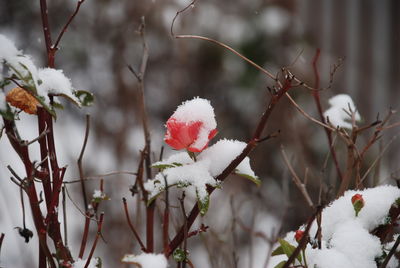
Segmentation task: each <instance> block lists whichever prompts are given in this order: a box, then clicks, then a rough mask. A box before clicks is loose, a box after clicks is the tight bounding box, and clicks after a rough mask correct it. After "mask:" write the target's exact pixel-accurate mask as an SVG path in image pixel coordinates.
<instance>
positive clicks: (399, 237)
mask: <svg viewBox="0 0 400 268" xmlns="http://www.w3.org/2000/svg"><path fill="white" fill-rule="evenodd" d="M399 244H400V235H399V236H397V239H396V242H395V243H394V245H393V247H392V248H391V249H390V251H389V254H388V255H387V256H386V258H385V260H384V261H383V263H382V264H381V265H380V266H379V268H386V266H387V265H388V263H389V261H390V259H391V258H392V257H393V255H394V254H395V253H396V250H397V248H398V247H399Z"/></svg>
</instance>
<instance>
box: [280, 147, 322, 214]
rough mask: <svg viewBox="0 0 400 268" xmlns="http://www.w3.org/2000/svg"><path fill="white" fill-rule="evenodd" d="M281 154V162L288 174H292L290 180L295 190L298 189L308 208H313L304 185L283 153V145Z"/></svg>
mask: <svg viewBox="0 0 400 268" xmlns="http://www.w3.org/2000/svg"><path fill="white" fill-rule="evenodd" d="M281 154H282V158H283V161H284V162H285V164H286V166H287V168H288V169H289V171H290V174H292V178H293V181H294V183H295V184H296V186H297V188H299V190H300V192H301V194H302V195H303V197H304V199H305V200H306V202H307V204H308V206H309V207H310V208H314V203H313V201H312V200H311V197H310V195H309V194H308V191H307V188H306V186H305V185H304V183H302V182H301V180H300V178H299V176H297V174H296V172H295V171H294V169H293V167H292V165H291V164H290V161H289V159H288V157H287V155H286V152H285V150H284V148H283V145H281Z"/></svg>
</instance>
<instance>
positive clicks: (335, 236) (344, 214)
mask: <svg viewBox="0 0 400 268" xmlns="http://www.w3.org/2000/svg"><path fill="white" fill-rule="evenodd" d="M356 193H358V194H361V195H362V196H363V199H364V201H365V205H364V207H363V208H362V209H361V211H360V213H359V215H358V217H356V216H355V212H354V208H353V205H352V203H351V197H352V196H353V195H354V194H356ZM399 198H400V189H398V188H397V187H394V186H388V185H385V186H379V187H375V188H370V189H365V190H359V191H347V192H346V193H345V194H344V195H343V196H342V197H340V198H339V199H337V200H336V201H334V202H333V203H331V204H330V205H329V206H328V207H326V208H325V209H324V210H323V211H322V224H321V228H322V249H321V250H319V249H313V248H312V247H311V245H310V244H308V245H307V248H306V257H307V263H308V265H309V267H314V265H316V266H317V267H321V268H334V267H352V268H375V267H376V262H375V258H377V257H380V256H381V255H382V254H383V250H382V248H383V246H382V245H381V243H380V240H379V238H378V237H376V236H374V235H372V234H370V232H371V231H372V230H374V229H375V228H376V227H378V226H379V225H380V224H383V223H384V222H385V219H386V217H387V215H388V212H389V209H390V207H391V206H392V204H394V203H395V202H396V200H397V199H399ZM317 228H318V226H317V223H316V222H314V223H313V225H312V226H311V229H310V236H311V237H314V235H315V233H316V231H317ZM285 240H286V241H288V242H289V243H290V244H292V245H294V246H296V245H297V242H295V241H294V232H290V233H288V234H287V235H286V238H285ZM385 248H386V249H388V248H389V249H390V248H391V247H390V245H389V244H388V245H385ZM282 260H287V257H285V256H284V255H279V256H273V257H272V258H271V262H270V263H269V264H268V267H274V264H277V263H279V261H282ZM397 265H398V261H397V260H392V261H391V262H390V263H389V265H388V266H387V267H392V268H394V267H397Z"/></svg>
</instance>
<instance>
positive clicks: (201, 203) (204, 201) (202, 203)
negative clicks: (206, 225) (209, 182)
mask: <svg viewBox="0 0 400 268" xmlns="http://www.w3.org/2000/svg"><path fill="white" fill-rule="evenodd" d="M197 206H198V207H199V210H200V215H201V216H204V215H206V213H207V211H208V207H209V206H210V196H209V195H208V194H207V195H206V196H205V197H204V198H200V197H199V195H197Z"/></svg>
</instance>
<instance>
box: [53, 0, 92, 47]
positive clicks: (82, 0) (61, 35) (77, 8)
mask: <svg viewBox="0 0 400 268" xmlns="http://www.w3.org/2000/svg"><path fill="white" fill-rule="evenodd" d="M83 2H85V0H78V3H77V4H76V8H75V11H74V12H73V13H72V15H71V16H70V17H69V19H68V21H67V23H65V25H64V27H63V28H62V30H61V32H60V33H59V34H58V37H57V39H56V42H55V43H54V46H53V47H52V49H53V50H57V47H58V44H59V43H60V41H61V38H62V37H63V35H64V33H65V32H66V31H67V29H68V27H69V25H70V24H71V22H72V21H73V19H74V18H75V16H76V15H77V14H78V12H79V8H80V7H81V5H82V4H83Z"/></svg>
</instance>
